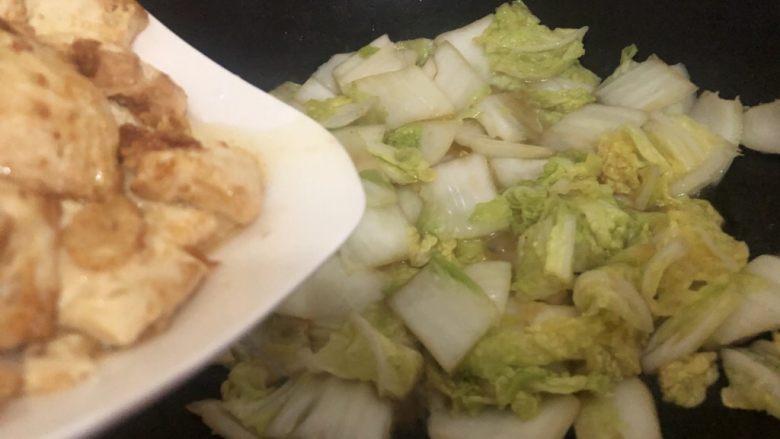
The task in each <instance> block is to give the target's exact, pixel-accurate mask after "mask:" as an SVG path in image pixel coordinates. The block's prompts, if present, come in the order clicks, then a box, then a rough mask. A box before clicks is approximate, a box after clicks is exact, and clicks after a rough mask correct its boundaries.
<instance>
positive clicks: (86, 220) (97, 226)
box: [62, 196, 145, 270]
mask: <svg viewBox="0 0 780 439" xmlns="http://www.w3.org/2000/svg"><path fill="white" fill-rule="evenodd" d="M144 228H145V224H144V219H143V217H142V214H141V211H140V209H138V207H137V206H136V205H135V204H134V203H133V202H132V201H130V200H129V199H127V198H126V197H124V196H117V197H114V198H113V199H111V200H109V201H106V202H103V203H89V204H86V205H83V206H80V208H79V209H78V211H77V212H75V213H74V214H73V215H72V216H71V217H70V218H68V219H67V223H66V224H65V225H64V228H63V230H62V246H63V248H64V249H65V251H66V252H67V253H68V256H70V257H71V258H72V259H73V261H74V262H75V263H76V264H78V265H80V266H81V267H84V268H88V269H90V270H107V269H111V268H115V267H118V266H120V265H122V264H124V263H125V262H127V261H128V260H129V259H130V258H131V257H133V255H135V254H136V253H138V252H139V251H141V247H142V245H143V242H142V239H143V232H144Z"/></svg>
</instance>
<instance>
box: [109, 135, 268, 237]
mask: <svg viewBox="0 0 780 439" xmlns="http://www.w3.org/2000/svg"><path fill="white" fill-rule="evenodd" d="M120 132H121V141H120V154H121V156H122V157H123V161H124V162H123V163H124V165H125V167H126V168H127V169H128V170H129V171H130V174H131V175H132V176H131V180H130V189H131V190H132V191H133V193H134V194H136V195H138V196H140V197H142V198H145V199H148V200H152V201H160V202H165V203H185V204H189V205H192V206H194V207H197V208H199V209H203V210H206V211H209V212H216V213H219V214H222V215H225V216H226V217H228V218H229V219H231V220H232V221H235V222H236V223H238V224H242V225H246V224H249V223H251V222H252V221H254V219H255V218H257V216H258V215H259V214H260V211H261V210H262V204H263V198H264V192H265V186H264V179H263V173H262V170H261V169H260V164H259V163H258V161H257V158H256V157H255V156H253V155H252V154H250V153H249V152H247V151H244V150H242V149H239V148H234V147H231V146H229V145H227V144H225V143H222V142H220V143H216V144H213V145H206V146H203V145H201V144H200V143H199V142H198V141H197V140H194V139H192V138H188V137H186V136H185V137H181V136H178V137H171V136H170V135H168V134H166V133H152V132H148V131H143V130H139V129H137V128H133V127H127V126H123V127H122V129H120ZM188 139H190V140H188Z"/></svg>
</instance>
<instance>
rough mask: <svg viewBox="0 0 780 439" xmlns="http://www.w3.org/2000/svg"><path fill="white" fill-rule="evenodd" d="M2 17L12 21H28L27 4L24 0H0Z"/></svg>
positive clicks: (0, 15) (0, 17)
mask: <svg viewBox="0 0 780 439" xmlns="http://www.w3.org/2000/svg"><path fill="white" fill-rule="evenodd" d="M0 19H3V20H5V21H8V22H10V23H26V22H27V6H26V5H25V4H24V0H0Z"/></svg>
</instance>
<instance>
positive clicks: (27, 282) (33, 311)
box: [0, 179, 60, 350]
mask: <svg viewBox="0 0 780 439" xmlns="http://www.w3.org/2000/svg"><path fill="white" fill-rule="evenodd" d="M58 206H59V203H58V202H57V201H56V200H52V199H48V198H46V197H43V196H40V195H36V194H34V193H32V192H30V191H28V190H25V189H22V188H20V187H18V186H17V185H15V184H13V183H10V182H8V181H7V180H3V179H0V350H4V349H13V348H17V347H19V346H22V345H24V344H26V343H29V342H33V341H39V340H43V339H45V338H47V337H49V336H51V334H52V333H53V331H54V326H55V322H56V310H57V296H58V292H59V285H60V284H59V275H58V268H57V263H58V261H57V251H58V249H57V247H58V245H57V242H58V231H57V222H58V221H59V212H58V209H59V207H58Z"/></svg>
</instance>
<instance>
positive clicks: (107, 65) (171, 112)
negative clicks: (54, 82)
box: [68, 39, 190, 133]
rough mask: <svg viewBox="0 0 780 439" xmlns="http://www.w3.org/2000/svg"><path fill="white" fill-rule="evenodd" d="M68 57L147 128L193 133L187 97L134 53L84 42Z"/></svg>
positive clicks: (122, 48) (73, 49)
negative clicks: (190, 125) (188, 113)
mask: <svg viewBox="0 0 780 439" xmlns="http://www.w3.org/2000/svg"><path fill="white" fill-rule="evenodd" d="M68 54H69V58H70V59H71V61H72V62H73V64H74V65H75V66H76V68H77V69H78V71H79V72H80V73H81V74H82V75H84V76H86V77H87V78H90V79H91V80H92V82H93V83H94V84H95V86H97V87H98V88H99V89H100V90H102V91H103V93H105V94H106V96H109V97H110V98H111V99H112V100H113V101H114V102H116V103H118V104H120V105H122V106H123V107H125V108H127V109H128V110H129V111H130V112H131V113H132V114H133V115H134V116H135V117H136V118H137V119H138V121H139V122H140V123H142V124H143V125H146V126H147V127H149V128H151V129H154V130H160V131H182V132H185V133H188V132H189V130H190V128H189V119H188V117H187V94H186V93H185V92H184V90H182V88H181V87H179V86H178V85H177V84H176V83H175V82H173V81H172V80H171V78H170V77H169V76H168V75H166V74H164V73H162V72H160V71H159V70H157V69H156V68H154V67H152V66H151V65H148V64H145V63H144V62H143V61H141V59H140V58H139V57H138V55H136V54H135V53H133V52H132V51H131V50H129V49H127V48H124V47H121V46H117V45H113V44H107V43H101V42H99V41H96V40H84V39H80V40H76V41H74V42H73V43H72V44H71V45H70V46H69V48H68Z"/></svg>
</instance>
